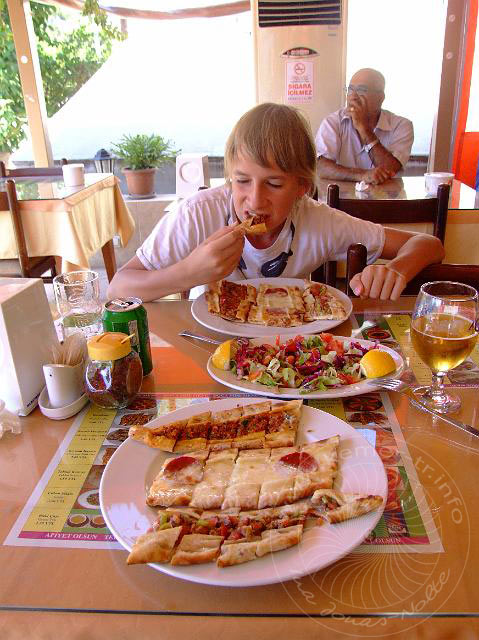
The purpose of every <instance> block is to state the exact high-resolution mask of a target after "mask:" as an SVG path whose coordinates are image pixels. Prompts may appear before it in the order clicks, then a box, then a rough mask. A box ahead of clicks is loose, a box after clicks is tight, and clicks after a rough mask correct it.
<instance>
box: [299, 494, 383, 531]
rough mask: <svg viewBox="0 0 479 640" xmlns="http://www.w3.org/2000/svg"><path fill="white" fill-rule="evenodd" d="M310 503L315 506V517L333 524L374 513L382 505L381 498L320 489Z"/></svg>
mask: <svg viewBox="0 0 479 640" xmlns="http://www.w3.org/2000/svg"><path fill="white" fill-rule="evenodd" d="M311 503H312V504H313V505H315V514H316V515H318V516H321V517H324V518H325V519H326V520H327V521H328V522H330V523H331V524H334V523H336V522H344V521H345V520H350V519H351V518H357V517H358V516H362V515H364V514H365V513H369V512H370V511H374V509H377V508H378V507H380V506H381V505H382V504H383V499H382V497H381V496H374V495H369V496H361V495H357V494H353V493H342V492H340V491H334V490H332V489H327V490H325V489H320V490H318V491H315V492H314V494H313V496H312V498H311Z"/></svg>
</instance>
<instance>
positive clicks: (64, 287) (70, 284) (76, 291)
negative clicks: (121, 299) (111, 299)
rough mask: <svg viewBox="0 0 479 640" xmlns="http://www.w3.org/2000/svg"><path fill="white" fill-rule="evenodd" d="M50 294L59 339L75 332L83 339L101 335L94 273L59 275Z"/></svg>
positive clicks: (99, 305)
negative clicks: (57, 320)
mask: <svg viewBox="0 0 479 640" xmlns="http://www.w3.org/2000/svg"><path fill="white" fill-rule="evenodd" d="M53 290H54V292H55V300H56V303H57V309H58V312H59V314H60V317H61V326H62V333H63V339H65V338H66V337H67V336H69V335H71V334H72V333H76V332H77V331H81V332H82V333H83V334H84V335H85V337H86V338H90V337H91V336H93V335H96V334H97V333H101V332H102V330H103V328H102V321H101V310H102V306H101V302H100V284H99V279H98V273H96V272H95V271H88V270H85V271H71V272H70V273H62V274H60V275H59V276H55V278H53Z"/></svg>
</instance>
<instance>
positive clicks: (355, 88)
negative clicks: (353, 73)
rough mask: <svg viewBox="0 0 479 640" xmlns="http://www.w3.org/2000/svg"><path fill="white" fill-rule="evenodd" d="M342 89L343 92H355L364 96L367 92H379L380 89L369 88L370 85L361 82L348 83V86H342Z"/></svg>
mask: <svg viewBox="0 0 479 640" xmlns="http://www.w3.org/2000/svg"><path fill="white" fill-rule="evenodd" d="M343 89H344V93H346V94H349V93H357V94H359V95H360V96H365V95H367V94H368V93H380V91H379V90H378V89H371V88H370V87H366V86H365V85H363V84H358V85H355V84H350V85H349V87H343Z"/></svg>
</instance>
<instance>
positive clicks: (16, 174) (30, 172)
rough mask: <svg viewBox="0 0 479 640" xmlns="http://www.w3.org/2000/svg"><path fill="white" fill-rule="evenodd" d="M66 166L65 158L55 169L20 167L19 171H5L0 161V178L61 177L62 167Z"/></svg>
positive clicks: (3, 164)
mask: <svg viewBox="0 0 479 640" xmlns="http://www.w3.org/2000/svg"><path fill="white" fill-rule="evenodd" d="M64 164H68V160H67V159H66V158H62V160H61V165H60V166H56V167H22V168H21V169H7V168H6V167H5V163H4V162H2V161H0V178H29V177H34V176H61V175H63V171H62V167H63V165H64Z"/></svg>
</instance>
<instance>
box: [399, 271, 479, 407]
mask: <svg viewBox="0 0 479 640" xmlns="http://www.w3.org/2000/svg"><path fill="white" fill-rule="evenodd" d="M477 335H478V293H477V291H476V290H475V289H474V288H473V287H469V286H468V285H465V284H461V283H460V282H446V281H438V282H426V283H425V284H423V285H422V287H421V289H420V291H419V294H418V297H417V299H416V304H415V307H414V311H413V315H412V320H411V341H412V345H413V347H414V349H415V351H416V353H417V354H418V356H419V357H420V358H421V360H422V361H423V362H424V363H425V364H426V365H427V366H428V367H429V368H430V369H431V371H432V384H431V386H430V387H419V388H418V389H415V393H416V394H417V395H419V396H420V400H421V402H422V403H423V404H426V405H427V406H429V407H431V408H432V409H435V410H436V411H439V412H440V413H452V412H454V411H457V410H458V409H459V407H460V406H461V400H460V398H459V397H458V396H456V395H453V394H450V393H446V391H445V388H444V376H445V375H446V374H447V372H448V371H449V370H450V369H454V367H457V366H458V365H459V364H461V363H462V362H464V360H465V359H466V358H467V357H468V356H469V354H470V353H471V352H472V350H473V349H474V346H475V344H476V341H477Z"/></svg>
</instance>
